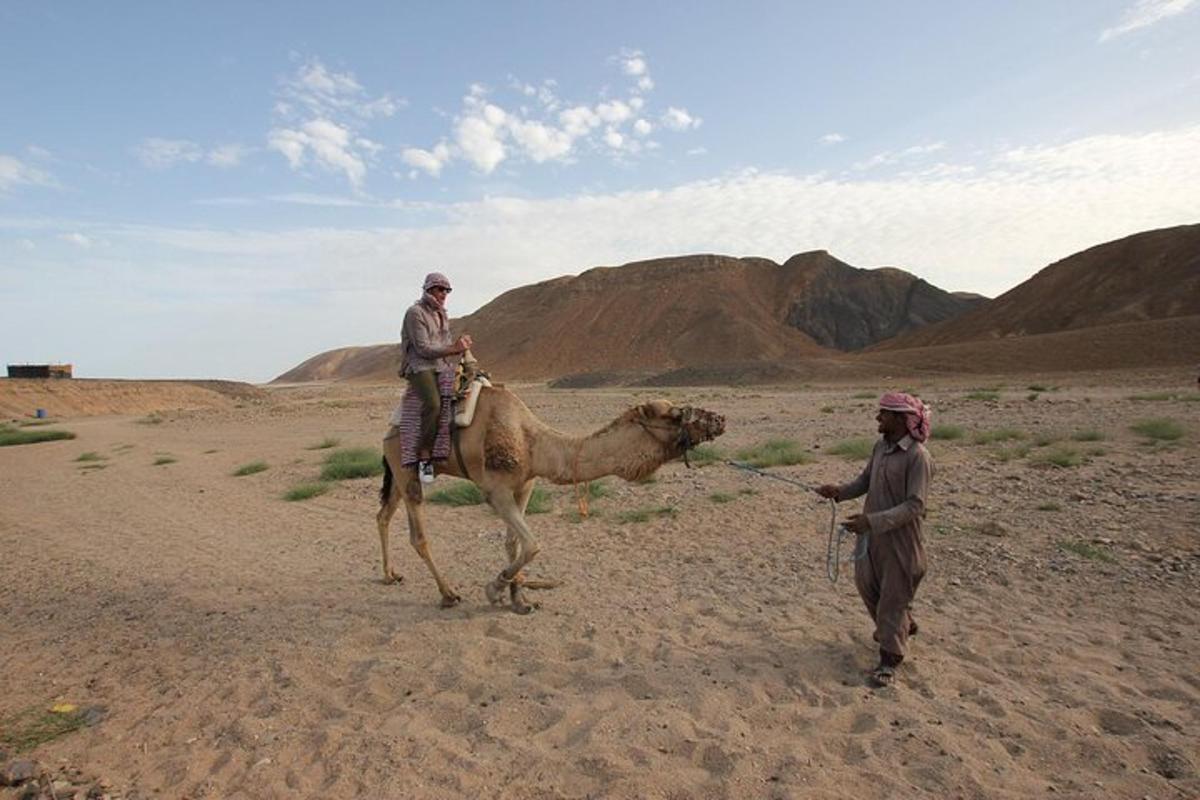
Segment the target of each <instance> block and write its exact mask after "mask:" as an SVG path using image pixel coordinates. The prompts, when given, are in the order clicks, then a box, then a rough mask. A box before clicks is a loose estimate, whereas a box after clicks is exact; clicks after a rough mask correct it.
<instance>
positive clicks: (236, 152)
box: [206, 144, 253, 169]
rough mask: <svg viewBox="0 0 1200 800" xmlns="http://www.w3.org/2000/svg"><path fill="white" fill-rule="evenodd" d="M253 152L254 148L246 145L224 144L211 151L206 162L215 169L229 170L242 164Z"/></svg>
mask: <svg viewBox="0 0 1200 800" xmlns="http://www.w3.org/2000/svg"><path fill="white" fill-rule="evenodd" d="M252 150H253V148H250V147H247V146H246V145H244V144H223V145H219V146H217V147H214V148H213V149H212V150H209V151H208V155H207V156H206V160H207V161H208V163H209V164H212V165H213V166H214V167H221V168H222V169H228V168H230V167H236V166H238V165H239V164H241V163H242V160H243V159H245V158H246V156H248V155H249V154H250V153H251V152H252Z"/></svg>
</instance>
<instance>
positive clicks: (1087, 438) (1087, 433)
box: [1071, 429, 1104, 442]
mask: <svg viewBox="0 0 1200 800" xmlns="http://www.w3.org/2000/svg"><path fill="white" fill-rule="evenodd" d="M1071 438H1072V439H1073V440H1075V441H1076V442H1100V441H1103V440H1104V434H1103V433H1102V432H1100V431H1097V430H1093V429H1086V430H1080V431H1075V432H1074V433H1072V434H1071Z"/></svg>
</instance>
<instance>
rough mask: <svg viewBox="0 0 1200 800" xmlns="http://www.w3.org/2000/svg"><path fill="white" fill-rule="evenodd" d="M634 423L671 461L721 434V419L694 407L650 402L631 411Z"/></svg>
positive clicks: (723, 425)
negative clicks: (656, 442)
mask: <svg viewBox="0 0 1200 800" xmlns="http://www.w3.org/2000/svg"><path fill="white" fill-rule="evenodd" d="M635 412H636V415H637V416H636V418H635V420H636V421H637V422H638V424H640V425H641V426H642V427H643V428H644V429H645V430H646V432H647V433H649V434H650V435H651V436H653V437H654V438H655V439H657V440H658V441H659V443H660V444H662V445H663V449H664V451H666V452H667V453H668V455H669V456H670V457H671V458H676V457H678V456H681V455H683V454H684V453H685V452H686V451H687V450H690V449H691V448H693V447H695V446H696V445H698V444H701V443H703V442H711V441H712V440H713V439H716V438H717V437H718V436H720V435H721V434H722V433H724V432H725V417H723V416H721V415H720V414H715V413H713V412H712V411H705V410H704V409H703V408H696V407H695V406H675V405H671V403H669V402H668V401H666V400H651V401H650V402H648V403H643V404H642V405H640V406H638V407H637V408H636V409H635Z"/></svg>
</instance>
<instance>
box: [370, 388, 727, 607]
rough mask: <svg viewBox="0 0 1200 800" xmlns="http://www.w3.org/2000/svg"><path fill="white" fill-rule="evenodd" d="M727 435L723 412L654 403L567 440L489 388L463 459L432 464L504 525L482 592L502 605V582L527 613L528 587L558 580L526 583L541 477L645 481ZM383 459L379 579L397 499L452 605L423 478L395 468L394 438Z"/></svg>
mask: <svg viewBox="0 0 1200 800" xmlns="http://www.w3.org/2000/svg"><path fill="white" fill-rule="evenodd" d="M724 431H725V418H724V417H722V416H720V415H719V414H714V413H712V412H710V411H704V410H703V409H699V408H692V407H688V406H683V407H676V406H673V405H671V403H669V402H667V401H666V400H654V401H651V402H648V403H643V404H641V405H638V406H634V407H633V408H631V409H629V410H628V411H626V412H625V413H623V414H622V415H621V416H619V417H618V418H617V419H615V420H613V421H612V422H611V423H609V424H608V425H607V426H605V427H604V428H601V429H600V430H598V431H596V432H595V433H593V434H591V435H590V436H584V437H572V436H567V435H565V434H562V433H559V432H558V431H556V430H554V429H553V428H551V427H550V426H548V425H546V424H545V423H544V422H542V421H541V420H539V419H538V418H537V417H535V416H534V415H533V412H531V411H530V410H529V408H528V407H526V405H525V404H524V403H523V402H521V399H520V398H518V397H517V396H516V395H515V394H513V393H512V392H510V391H509V390H507V389H504V388H503V387H498V386H491V387H485V388H483V390H482V393H481V394H480V396H479V400H478V404H477V405H476V409H475V417H474V420H473V421H472V422H471V424H470V425H469V426H468V427H466V428H463V429H461V430H460V431H459V434H458V440H459V442H458V447H459V450H460V452H461V456H462V458H461V465H460V461H459V459H458V458H456V457H455V456H454V455H452V456H451V457H450V458H449V459H448V460H447V461H445V462H442V463H438V464H437V465H436V468H435V471H436V473H437V474H443V475H452V476H455V477H459V478H467V479H468V480H470V481H472V482H473V483H475V485H476V486H478V487H479V488H480V490H481V491H482V493H483V496H484V498H485V499H486V500H487V502H488V504H489V505H490V506H491V507H492V509H494V510H495V512H496V514H497V515H498V516H499V517H500V518H501V519H502V520H504V523H505V525H506V527H507V529H508V532H507V536H506V538H505V541H504V547H505V550H506V551H507V553H508V565H507V566H506V567H505V568H504V569H503V570H501V571H500V574H499V575H498V576H496V578H495V579H494V580H492V581H490V582H489V583H487V584H486V585H485V587H484V589H485V593H486V595H487V598H488V600H489V601H490V602H491V603H492V604H500V603H502V602H503V600H504V589H505V587H508V590H509V595H510V598H511V604H512V610H513V611H515V612H517V613H519V614H528V613H529V612H530V611H532V610H533V609H534V608H535V607H536V606H535V604H533V603H530V602H529V601H528V600H527V599H526V597H525V593H524V589H525V588H551V587H552V586H555V585H557V582H554V581H548V582H547V581H538V582H534V581H528V582H527V581H526V580H525V579H524V577H523V576H522V574H521V571H522V570H523V569H524V568H525V567H526V566H527V565H528V564H529V562H530V561H532V560H533V557H534V556H536V555H537V553H538V550H539V544H538V540H537V537H535V536H534V534H533V531H531V530H530V529H529V525H528V523H527V522H526V520H525V507H526V505H527V504H528V503H529V497H530V495H531V494H532V492H533V486H534V483H535V481H536V480H537V479H538V478H545V479H546V480H549V481H551V482H553V483H556V484H575V485H576V486H577V487H578V485H579V484H581V483H584V482H586V481H590V480H594V479H596V478H600V477H603V476H605V475H617V476H619V477H622V478H624V479H625V480H629V481H637V480H641V479H644V478H646V477H648V476H650V475H652V474H653V473H654V471H655V470H657V469H658V468H659V467H660V466H662V465H663V464H664V463H666V462H667V461H670V460H672V459H675V458H679V457H680V456H682V455H684V453H685V452H686V451H687V450H688V449H690V448H691V447H693V446H695V445H696V444H699V443H701V442H706V441H711V440H712V439H715V438H716V437H718V436H720V435H721V434H722V433H724ZM383 457H384V458H383V461H384V474H383V487H382V489H381V490H380V497H379V499H380V504H381V508H380V509H379V513H378V515H377V516H376V522H377V524H378V526H379V544H380V546H381V547H382V549H383V579H384V582H385V583H393V582H397V581H400V580H401V576H400V575H398V574H397V573H396V572H395V571H394V570H393V569H392V566H391V560H390V557H389V553H388V526H389V524H390V523H391V520H392V515H393V514H395V513H396V509H397V508H398V507H399V505H400V501H401V499H403V501H404V506H405V510H406V511H407V512H408V533H409V541H410V542H411V544H412V546H413V548H414V549H415V550H416V551H417V555H419V556H420V557H421V560H423V561H424V562H425V564H426V566H428V567H429V571H430V572H431V573H432V574H433V580H434V581H435V582H436V583H437V587H438V591H439V592H441V595H442V601H441V604H442V607H443V608H449V607H452V606H455V605H457V604H458V603H459V602H461V601H462V598H461V597H460V596H459V594H458V593H457V592H456V591H454V589H453V588H451V586H450V584H449V583H447V582H446V579H445V578H444V577H443V576H442V574H441V572H440V571H439V570H438V568H437V565H436V564H435V563H434V561H433V554H432V552H431V551H430V547H429V539H428V537H427V536H426V534H425V520H424V517H423V516H422V504H423V500H424V496H423V492H422V487H421V483H420V481H419V480H418V479H417V475H416V470H415V468H413V467H411V466H410V467H404V466H402V465H401V461H400V459H401V453H400V437H399V436H389V437H388V438H385V439H384V441H383ZM463 466H465V467H466V470H465V473H464V470H463Z"/></svg>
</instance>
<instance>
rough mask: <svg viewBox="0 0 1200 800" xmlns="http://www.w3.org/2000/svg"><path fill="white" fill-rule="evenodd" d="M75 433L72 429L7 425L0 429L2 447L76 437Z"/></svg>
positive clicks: (0, 444)
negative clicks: (28, 429)
mask: <svg viewBox="0 0 1200 800" xmlns="http://www.w3.org/2000/svg"><path fill="white" fill-rule="evenodd" d="M74 438H75V434H73V433H71V432H70V431H50V430H40V429H39V430H36V431H26V430H21V431H19V430H16V429H15V428H11V427H7V426H6V427H5V428H3V429H0V447H9V446H12V445H18V444H36V443H38V442H53V441H57V440H59V439H74Z"/></svg>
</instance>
